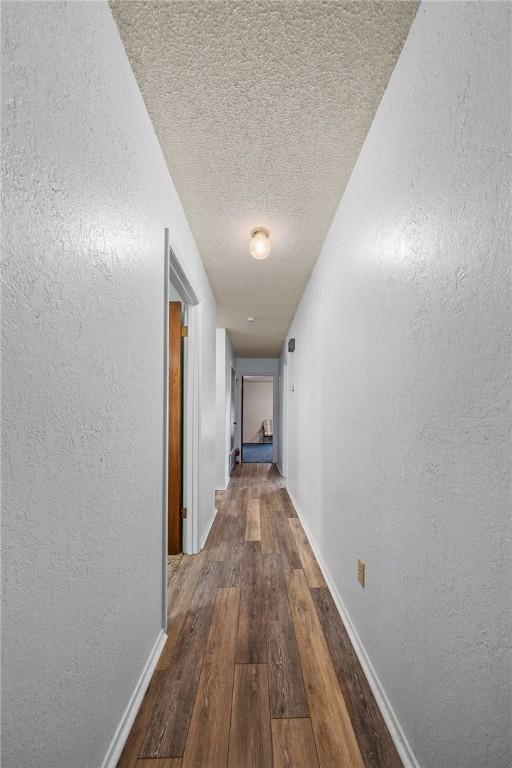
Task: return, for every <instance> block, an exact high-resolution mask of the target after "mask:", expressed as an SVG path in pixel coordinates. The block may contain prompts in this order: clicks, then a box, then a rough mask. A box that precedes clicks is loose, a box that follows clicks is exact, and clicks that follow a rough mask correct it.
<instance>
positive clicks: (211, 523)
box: [199, 507, 217, 551]
mask: <svg viewBox="0 0 512 768" xmlns="http://www.w3.org/2000/svg"><path fill="white" fill-rule="evenodd" d="M216 515H217V507H214V508H213V512H212V516H211V517H210V519H209V520H208V524H207V526H206V528H205V531H204V533H203V535H202V536H201V541H200V542H199V551H201V550H202V548H203V547H204V545H205V544H206V539H207V538H208V534H209V533H210V531H211V529H212V525H213V521H214V520H215V517H216Z"/></svg>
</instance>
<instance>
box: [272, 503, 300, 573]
mask: <svg viewBox="0 0 512 768" xmlns="http://www.w3.org/2000/svg"><path fill="white" fill-rule="evenodd" d="M274 525H275V528H276V536H277V544H278V547H279V552H280V554H281V558H282V561H283V568H284V569H285V571H292V570H296V569H299V568H302V561H301V559H300V557H299V553H298V551H297V547H296V545H295V538H294V537H293V535H292V532H291V529H290V526H289V525H288V519H287V518H286V517H285V516H284V515H283V514H276V515H275V517H274Z"/></svg>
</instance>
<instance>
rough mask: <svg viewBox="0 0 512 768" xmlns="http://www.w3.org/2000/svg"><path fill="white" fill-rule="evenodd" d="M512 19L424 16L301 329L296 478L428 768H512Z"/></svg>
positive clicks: (292, 408)
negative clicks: (361, 581) (362, 565)
mask: <svg viewBox="0 0 512 768" xmlns="http://www.w3.org/2000/svg"><path fill="white" fill-rule="evenodd" d="M510 11H511V6H510V4H505V3H461V2H454V3H444V2H439V3H437V2H433V3H425V4H422V5H421V6H420V9H419V11H418V14H417V16H416V19H415V21H414V23H413V25H412V28H411V32H410V35H409V37H408V39H407V41H406V43H405V46H404V49H403V51H402V54H401V56H400V59H399V61H398V64H397V66H396V69H395V71H394V72H393V75H392V77H391V80H390V82H389V86H388V89H387V91H386V93H385V95H384V98H383V100H382V103H381V105H380V107H379V110H378V111H377V114H376V116H375V120H374V122H373V124H372V127H371V129H370V132H369V134H368V138H367V140H366V142H365V145H364V147H363V149H362V151H361V154H360V156H359V158H358V160H357V163H356V166H355V168H354V171H353V173H352V176H351V179H350V182H349V184H348V186H347V190H346V192H345V195H344V197H343V200H342V202H341V204H340V206H339V208H338V210H337V212H336V214H335V217H334V220H333V224H332V227H331V229H330V231H329V234H328V236H327V239H326V241H325V245H324V247H323V249H322V253H321V254H320V257H319V259H318V262H317V264H316V267H315V269H314V270H313V274H312V276H311V280H310V282H309V284H308V286H307V288H306V291H305V292H304V296H303V298H302V300H301V303H300V305H299V308H298V310H297V314H296V316H295V319H294V322H293V324H292V327H291V329H290V335H291V336H294V337H296V339H297V346H296V351H295V352H294V353H293V354H290V355H288V380H289V382H290V383H293V384H294V385H295V391H294V392H290V391H288V408H287V423H288V427H289V433H288V439H287V446H288V478H287V479H288V483H289V486H290V488H291V490H292V493H293V495H294V496H295V498H296V499H297V501H298V507H299V509H300V510H301V512H302V514H303V516H304V518H305V520H306V523H307V525H308V527H309V528H310V531H311V533H312V538H313V539H314V540H315V541H316V544H317V547H318V549H319V552H320V554H321V556H322V557H323V559H324V561H325V562H326V563H327V566H328V568H329V571H330V573H331V575H332V577H333V580H334V582H335V584H336V587H337V589H338V592H339V593H340V595H341V597H342V599H343V602H344V604H345V606H346V608H347V610H348V613H349V615H350V616H351V619H352V622H353V624H354V625H355V627H356V629H357V631H358V633H359V636H360V638H361V640H362V642H363V645H364V646H365V648H366V651H367V653H368V656H369V658H370V660H371V662H372V664H373V667H374V669H375V670H376V672H377V675H378V677H379V678H380V681H381V683H382V686H383V688H384V690H385V692H386V694H387V696H388V698H389V700H390V702H391V705H392V707H393V709H394V711H395V713H396V715H397V717H398V720H399V722H400V723H401V725H402V728H403V730H404V731H405V735H406V737H407V739H408V741H409V743H410V745H411V747H412V749H413V752H414V753H415V755H416V758H417V761H418V764H419V766H421V768H510V765H512V745H511V738H512V729H511V721H510V715H511V696H512V689H511V679H512V675H511V665H512V647H511V643H512V627H511V621H510V618H511V614H510V608H511V549H510V542H511V538H510V537H511V515H510V487H511V465H510V450H511V418H510V416H511V404H510V384H511V348H512V347H511V341H512V339H511V323H510V320H511V312H510V287H511V282H510V278H511V273H510V250H511V249H510V171H511V164H510V155H511V153H510V149H511V147H510V139H511V135H510V114H511V94H512V91H511V75H512V67H511V49H510ZM358 557H362V558H363V559H364V560H365V562H366V575H367V584H366V589H365V590H364V591H363V590H361V589H360V587H359V585H358V583H357V579H356V563H357V558H358Z"/></svg>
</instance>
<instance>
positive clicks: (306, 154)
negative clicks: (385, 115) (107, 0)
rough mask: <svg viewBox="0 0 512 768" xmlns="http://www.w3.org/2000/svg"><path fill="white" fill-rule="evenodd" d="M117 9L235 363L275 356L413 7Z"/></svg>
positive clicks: (241, 4)
mask: <svg viewBox="0 0 512 768" xmlns="http://www.w3.org/2000/svg"><path fill="white" fill-rule="evenodd" d="M111 6H112V9H113V13H114V17H115V19H116V21H117V24H118V27H119V30H120V33H121V36H122V39H123V42H124V44H125V47H126V50H127V52H128V56H129V59H130V62H131V64H132V67H133V71H134V73H135V76H136V78H137V81H138V83H139V86H140V88H141V91H142V95H143V97H144V100H145V103H146V106H147V108H148V111H149V114H150V116H151V119H152V121H153V125H154V126H155V130H156V133H157V135H158V138H159V140H160V144H161V146H162V150H163V153H164V156H165V158H166V160H167V163H168V166H169V169H170V171H171V173H172V176H173V179H174V181H175V183H176V187H177V189H178V192H179V194H180V197H181V200H182V202H183V205H184V209H185V212H186V214H187V217H188V219H189V221H190V224H191V227H192V230H193V232H194V235H195V238H196V241H197V243H198V246H199V250H200V252H201V256H202V258H203V261H204V263H205V266H206V269H207V271H208V274H209V277H210V281H211V283H212V287H213V290H214V293H215V296H216V299H217V303H218V321H217V323H218V325H219V326H225V327H226V328H228V330H229V332H230V335H231V339H232V341H233V345H234V348H235V352H236V353H237V354H238V355H249V354H251V355H255V356H262V357H265V356H268V355H278V354H279V352H280V348H281V344H282V341H283V338H284V335H285V333H286V331H287V329H288V327H289V325H290V322H291V319H292V316H293V313H294V311H295V309H296V306H297V303H298V301H299V299H300V296H301V294H302V291H303V289H304V286H305V284H306V281H307V278H308V275H309V273H310V271H311V268H312V267H313V264H314V263H315V260H316V258H317V256H318V254H319V252H320V248H321V246H322V243H323V241H324V238H325V235H326V233H327V228H328V226H329V224H330V222H331V220H332V216H333V214H334V211H335V209H336V206H337V205H338V203H339V200H340V197H341V195H342V194H343V190H344V189H345V185H346V183H347V181H348V178H349V176H350V173H351V170H352V167H353V165H354V162H355V160H356V158H357V155H358V153H359V150H360V149H361V146H362V144H363V141H364V139H365V136H366V134H367V132H368V129H369V127H370V124H371V121H372V119H373V116H374V114H375V110H376V108H377V106H378V104H379V101H380V99H381V97H382V94H383V92H384V90H385V87H386V84H387V82H388V79H389V76H390V74H391V72H392V69H393V67H394V65H395V62H396V60H397V57H398V55H399V53H400V49H401V47H402V44H403V41H404V39H405V37H406V35H407V33H408V31H409V27H410V25H411V22H412V20H413V18H414V15H415V13H416V8H417V4H416V3H411V2H392V3H390V2H382V3H379V2H374V3H366V2H297V1H296V0H284V1H283V0H279V1H278V2H269V1H268V0H265V1H264V2H262V1H257V0H251V1H250V2H248V1H247V0H235V2H205V1H204V0H188V2H137V0H135V1H134V2H123V1H122V0H121V2H112V3H111ZM257 225H264V226H266V227H268V228H269V229H270V232H271V241H272V254H271V256H270V258H269V259H268V260H267V261H265V262H256V261H255V260H254V259H252V258H251V257H250V255H249V250H248V249H249V236H250V231H251V229H252V228H253V227H254V226H257ZM249 315H252V316H255V317H256V318H257V322H256V323H254V324H253V325H251V326H248V323H247V317H248V316H249Z"/></svg>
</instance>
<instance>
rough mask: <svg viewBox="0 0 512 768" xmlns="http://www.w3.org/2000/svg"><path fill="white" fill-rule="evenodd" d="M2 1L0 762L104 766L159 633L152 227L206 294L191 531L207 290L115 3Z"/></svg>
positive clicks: (157, 358) (157, 325)
mask: <svg viewBox="0 0 512 768" xmlns="http://www.w3.org/2000/svg"><path fill="white" fill-rule="evenodd" d="M2 13H3V24H2V27H3V28H2V33H3V62H2V74H3V90H2V97H3V104H2V106H3V115H2V117H3V126H2V127H3V142H4V147H3V149H4V153H3V166H4V168H3V170H4V185H3V255H4V267H3V280H4V283H3V288H4V296H3V328H4V338H3V370H2V374H3V381H2V384H3V414H4V419H3V446H2V447H3V463H2V468H3V501H4V514H3V537H4V557H3V567H4V602H3V616H2V619H3V622H2V626H3V662H4V670H3V676H2V686H3V691H2V693H3V701H4V707H3V729H2V737H3V754H2V758H3V759H2V765H3V766H5V768H71V766H72V768H99V766H100V765H101V764H102V761H103V758H104V756H105V754H106V753H107V749H108V747H109V743H110V741H111V739H112V737H113V735H114V732H115V730H116V728H117V727H118V725H119V723H120V721H121V718H122V716H123V713H124V712H125V709H126V707H127V705H128V702H129V699H130V696H131V695H132V692H133V691H134V687H135V685H136V682H137V680H138V678H139V675H140V674H141V672H142V670H143V668H144V665H145V664H146V661H147V660H148V657H149V655H150V652H151V650H152V648H153V646H154V643H155V640H156V639H157V637H158V636H159V633H160V632H161V627H162V591H163V589H164V583H163V579H162V513H163V497H162V477H163V471H164V467H163V401H164V391H163V329H164V227H166V226H169V227H170V230H171V242H172V244H173V247H174V248H175V250H176V253H177V255H178V256H179V257H180V258H182V259H183V262H184V264H185V267H186V269H187V271H188V273H189V274H190V276H191V279H192V282H193V284H194V286H196V290H197V291H198V293H199V294H200V299H201V304H200V305H199V307H198V309H199V310H200V325H201V327H200V335H201V344H202V355H201V380H200V396H201V413H202V427H201V429H202V446H201V470H200V471H201V477H200V503H201V511H200V525H204V521H205V520H206V519H208V518H207V516H209V514H210V513H211V509H212V507H213V491H214V465H213V453H214V451H213V445H214V437H215V359H214V354H215V352H214V350H215V302H214V299H213V295H212V293H211V290H210V287H209V284H208V281H207V279H206V276H205V273H204V270H203V267H202V264H201V261H200V258H199V254H198V251H197V248H196V246H195V243H194V240H193V238H192V235H191V232H190V229H189V227H188V224H187V221H186V218H185V216H184V213H183V210H182V207H181V205H180V201H179V199H178V197H177V194H176V191H175V189H174V186H173V184H172V181H171V179H170V178H169V175H168V172H167V170H166V166H165V164H164V161H163V158H162V155H161V152H160V149H159V146H158V143H157V140H156V138H155V135H154V133H153V130H152V127H151V124H150V121H149V118H148V116H147V113H146V110H145V108H144V104H143V101H142V98H141V96H140V94H139V91H138V88H137V86H136V83H135V80H134V77H133V75H132V72H131V69H130V66H129V64H128V61H127V58H126V56H125V53H124V49H123V47H122V45H121V41H120V39H119V36H118V33H117V29H116V27H115V24H114V22H113V20H112V17H111V14H110V11H109V8H108V5H107V3H106V2H94V3H90V2H72V3H66V4H64V3H61V2H49V3H42V2H39V3H24V2H20V3H4V4H3V6H2ZM211 350H213V351H211Z"/></svg>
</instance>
